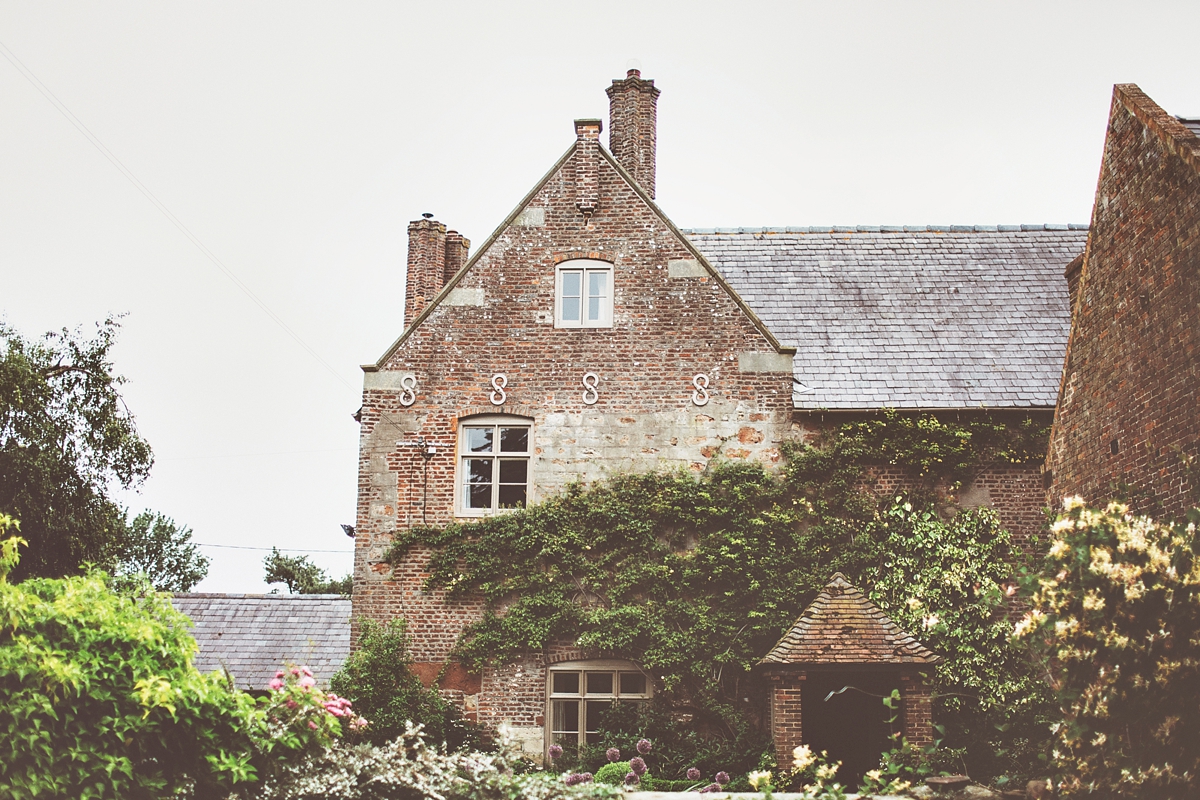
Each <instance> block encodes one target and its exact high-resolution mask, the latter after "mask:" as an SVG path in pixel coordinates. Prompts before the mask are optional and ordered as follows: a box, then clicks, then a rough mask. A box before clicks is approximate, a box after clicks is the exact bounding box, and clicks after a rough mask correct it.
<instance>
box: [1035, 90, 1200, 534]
mask: <svg viewBox="0 0 1200 800" xmlns="http://www.w3.org/2000/svg"><path fill="white" fill-rule="evenodd" d="M1078 280H1079V284H1078V289H1077V290H1076V291H1077V294H1078V299H1077V301H1076V303H1075V304H1074V305H1075V307H1074V313H1073V318H1072V326H1071V339H1070V344H1069V347H1068V352H1067V358H1066V366H1065V369H1064V371H1063V385H1062V390H1061V392H1060V395H1059V403H1058V412H1057V415H1056V419H1055V424H1054V434H1053V436H1052V437H1051V448H1050V453H1049V456H1048V458H1047V469H1048V470H1050V471H1051V473H1052V477H1053V480H1052V483H1051V486H1050V489H1049V502H1050V504H1051V505H1053V506H1058V505H1059V503H1061V500H1062V498H1063V497H1064V496H1067V495H1073V494H1078V495H1081V496H1083V498H1084V499H1085V500H1087V501H1089V502H1091V503H1095V504H1100V503H1104V502H1105V501H1107V500H1108V499H1110V498H1111V497H1112V496H1113V495H1114V493H1115V492H1116V490H1117V487H1118V486H1119V485H1121V484H1126V485H1128V486H1129V487H1130V488H1131V489H1132V494H1133V499H1134V504H1135V507H1136V508H1137V509H1138V510H1140V511H1144V512H1147V513H1152V514H1164V515H1167V516H1175V515H1178V514H1179V513H1180V512H1181V511H1183V510H1185V508H1187V507H1188V506H1189V504H1190V502H1191V500H1192V498H1193V497H1194V492H1195V491H1196V488H1197V487H1195V486H1192V485H1191V483H1190V481H1189V479H1188V476H1187V471H1186V470H1185V468H1184V466H1183V463H1182V461H1181V459H1180V456H1179V453H1178V452H1177V451H1182V452H1183V453H1184V454H1188V455H1193V456H1194V455H1196V454H1197V439H1198V437H1200V408H1198V405H1197V399H1196V398H1197V388H1198V387H1200V380H1197V379H1198V378H1200V140H1197V138H1196V137H1195V136H1194V135H1193V134H1192V133H1191V132H1190V131H1188V130H1187V129H1186V128H1185V127H1184V126H1183V125H1182V124H1180V123H1179V122H1178V121H1177V120H1175V119H1174V118H1173V117H1171V116H1170V115H1169V114H1167V113H1166V112H1165V111H1163V110H1162V109H1161V108H1159V107H1158V106H1157V105H1156V104H1155V103H1154V102H1153V101H1152V100H1150V98H1148V97H1146V95H1144V94H1143V93H1142V92H1141V91H1140V90H1139V89H1138V88H1137V87H1136V86H1133V85H1119V86H1117V87H1116V88H1115V90H1114V93H1113V102H1112V111H1111V114H1110V117H1109V125H1108V137H1107V140H1106V141H1105V145H1104V160H1103V165H1102V168H1101V173H1100V181H1099V186H1098V188H1097V191H1096V203H1095V206H1094V208H1093V211H1092V225H1091V233H1090V234H1089V236H1088V246H1087V251H1086V253H1085V255H1084V262H1083V269H1082V274H1081V275H1080V277H1079V279H1078Z"/></svg>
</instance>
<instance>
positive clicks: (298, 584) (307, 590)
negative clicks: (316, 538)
mask: <svg viewBox="0 0 1200 800" xmlns="http://www.w3.org/2000/svg"><path fill="white" fill-rule="evenodd" d="M263 567H264V568H265V569H266V572H267V574H266V576H265V578H264V579H265V580H266V582H267V583H282V584H286V585H287V589H288V592H289V593H290V594H350V591H351V589H352V588H353V586H354V579H353V578H351V577H350V576H349V575H347V576H345V577H344V578H342V579H341V580H331V579H330V577H329V576H328V575H327V574H326V573H325V570H323V569H321V568H320V567H318V566H317V565H316V564H314V563H312V561H310V560H309V558H308V556H285V555H284V554H283V553H280V552H279V550H278V549H276V548H274V547H272V548H271V555H269V556H267V557H266V558H264V559H263Z"/></svg>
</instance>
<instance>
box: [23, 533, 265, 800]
mask: <svg viewBox="0 0 1200 800" xmlns="http://www.w3.org/2000/svg"><path fill="white" fill-rule="evenodd" d="M4 526H5V527H10V525H9V521H8V520H7V518H6V521H5V522H4ZM9 541H10V542H11V541H12V540H11V539H10V540H9ZM2 549H3V551H4V553H5V568H6V569H7V568H8V567H9V566H11V564H12V560H13V559H10V558H8V555H9V551H10V548H9V547H8V545H7V543H6V544H5V546H4V547H3V548H2ZM187 626H188V622H187V619H186V618H185V617H183V616H182V615H180V614H178V613H177V612H176V611H175V610H174V609H172V608H171V605H170V603H169V602H168V600H167V599H166V597H165V596H163V595H158V594H154V593H150V594H145V595H140V596H137V595H132V594H117V593H114V592H112V591H111V590H109V588H108V587H107V585H106V582H105V580H104V576H102V575H98V574H97V575H88V576H83V577H72V578H65V579H50V578H33V579H29V580H26V581H24V582H23V583H20V584H10V583H7V582H0V696H3V697H4V698H5V701H4V703H3V704H2V705H0V740H2V741H4V742H5V748H4V751H5V752H4V758H2V759H0V785H3V786H5V787H6V789H7V796H8V797H13V798H18V799H19V798H27V797H73V798H158V797H162V796H164V795H168V794H171V793H172V792H174V791H176V790H179V789H182V788H185V787H192V788H193V789H195V791H196V792H197V793H199V794H201V795H203V793H205V792H207V793H210V794H211V793H213V792H216V791H218V790H223V791H228V790H229V789H230V788H232V787H233V786H234V785H235V784H236V783H238V782H239V781H247V780H250V779H252V778H253V777H254V768H253V767H252V765H251V763H250V761H251V755H250V751H251V736H250V730H249V728H250V721H251V717H252V713H253V708H254V703H253V700H252V699H251V698H249V697H248V696H246V695H244V694H241V693H240V692H237V691H235V690H233V689H232V688H230V687H229V686H228V685H227V683H226V682H225V681H224V679H223V678H222V677H221V676H220V675H218V674H213V675H207V676H206V675H201V674H200V673H199V672H197V671H196V670H195V668H194V667H193V666H192V663H191V659H192V655H193V653H194V651H195V643H194V642H193V641H192V639H191V637H190V636H188V634H187Z"/></svg>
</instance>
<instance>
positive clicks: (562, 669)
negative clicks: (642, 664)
mask: <svg viewBox="0 0 1200 800" xmlns="http://www.w3.org/2000/svg"><path fill="white" fill-rule="evenodd" d="M650 695H651V686H650V679H649V678H648V677H647V675H646V673H644V672H642V671H641V670H640V669H638V667H637V665H636V664H634V663H633V662H632V661H622V660H618V659H604V660H595V661H567V662H563V663H561V664H554V665H553V666H551V667H550V669H549V670H548V671H547V673H546V711H547V714H546V720H547V721H548V723H549V724H548V725H547V731H546V732H547V736H546V739H547V746H549V745H552V744H557V745H560V746H562V747H567V746H568V745H569V746H572V747H580V746H582V745H584V744H587V743H589V742H593V743H594V742H597V741H599V740H600V717H601V715H602V714H603V713H604V712H605V711H607V710H608V709H609V708H610V707H611V706H612V704H613V703H614V702H616V703H639V702H642V701H644V700H648V699H650Z"/></svg>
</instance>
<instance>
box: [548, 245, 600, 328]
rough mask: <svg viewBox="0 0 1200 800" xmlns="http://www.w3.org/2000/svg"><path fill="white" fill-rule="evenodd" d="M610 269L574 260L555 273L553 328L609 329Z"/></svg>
mask: <svg viewBox="0 0 1200 800" xmlns="http://www.w3.org/2000/svg"><path fill="white" fill-rule="evenodd" d="M612 312H613V265H612V264H610V263H608V262H607V261H596V260H595V259H591V258H576V259H572V260H570V261H564V262H562V263H561V264H559V265H558V266H557V267H555V270H554V327H556V328H611V327H612Z"/></svg>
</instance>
